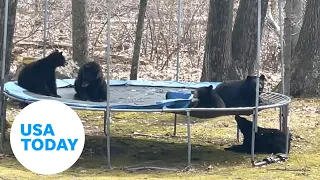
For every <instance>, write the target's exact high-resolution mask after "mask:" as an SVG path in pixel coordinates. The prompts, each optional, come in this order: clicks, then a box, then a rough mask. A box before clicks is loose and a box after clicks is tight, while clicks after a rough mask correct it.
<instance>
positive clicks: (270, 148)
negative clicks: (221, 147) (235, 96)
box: [225, 115, 291, 154]
mask: <svg viewBox="0 0 320 180" xmlns="http://www.w3.org/2000/svg"><path fill="white" fill-rule="evenodd" d="M235 120H236V122H237V124H238V127H239V129H240V131H241V133H242V134H243V143H242V145H234V146H231V147H229V148H225V150H226V151H233V152H239V153H247V154H250V153H251V138H252V136H251V135H252V124H253V123H252V121H249V120H247V119H246V118H243V117H241V116H239V115H236V116H235ZM290 146H291V134H289V144H288V153H289V152H290ZM285 147H286V134H285V133H283V132H281V131H280V130H278V129H271V128H262V127H258V131H257V132H256V134H255V152H256V153H267V154H271V153H273V154H277V153H285V150H286V149H285Z"/></svg>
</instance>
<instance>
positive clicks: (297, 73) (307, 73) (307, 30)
mask: <svg viewBox="0 0 320 180" xmlns="http://www.w3.org/2000/svg"><path fill="white" fill-rule="evenodd" d="M319 22H320V1H319V0H308V1H307V6H306V11H305V15H304V20H303V24H302V27H301V31H300V35H299V39H298V42H297V45H296V47H295V49H294V54H293V63H292V76H291V84H290V85H291V88H290V94H291V95H292V96H295V97H297V96H300V97H314V96H319V89H320V81H319V78H320V74H319V73H320V63H319V62H320V56H319V55H320V54H319V51H320V41H319V38H320V23H319Z"/></svg>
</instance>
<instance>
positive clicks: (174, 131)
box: [173, 114, 177, 137]
mask: <svg viewBox="0 0 320 180" xmlns="http://www.w3.org/2000/svg"><path fill="white" fill-rule="evenodd" d="M173 136H174V137H175V136H177V114H174V122H173Z"/></svg>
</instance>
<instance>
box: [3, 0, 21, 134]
mask: <svg viewBox="0 0 320 180" xmlns="http://www.w3.org/2000/svg"><path fill="white" fill-rule="evenodd" d="M17 4H18V0H11V1H9V4H8V27H7V33H8V34H7V42H6V47H7V50H6V52H5V53H6V55H5V61H6V63H5V80H4V82H6V81H7V76H8V74H9V71H10V66H11V63H12V56H11V52H12V48H13V35H14V27H15V21H16V10H17ZM4 9H5V0H1V1H0V39H1V40H2V41H0V42H1V43H0V58H1V59H0V68H1V70H0V73H1V74H2V72H1V71H2V48H3V30H4V28H3V25H4ZM1 74H0V75H1ZM0 103H2V100H1V102H0ZM2 105H3V104H2ZM1 107H2V108H5V106H1ZM6 122H7V121H6ZM0 127H1V120H0ZM2 133H4V132H2Z"/></svg>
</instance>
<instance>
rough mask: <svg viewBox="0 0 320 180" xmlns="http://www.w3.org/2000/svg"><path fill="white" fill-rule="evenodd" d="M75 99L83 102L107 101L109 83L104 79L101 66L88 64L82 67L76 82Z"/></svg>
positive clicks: (93, 63)
mask: <svg viewBox="0 0 320 180" xmlns="http://www.w3.org/2000/svg"><path fill="white" fill-rule="evenodd" d="M74 89H75V91H76V94H75V95H74V98H75V99H78V100H82V101H94V102H102V101H105V100H106V99H107V83H106V81H105V79H104V77H103V73H102V69H101V66H100V65H99V64H98V63H96V62H94V61H91V62H87V63H85V64H84V65H83V66H81V67H80V69H79V71H78V76H77V79H76V80H75V82H74Z"/></svg>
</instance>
